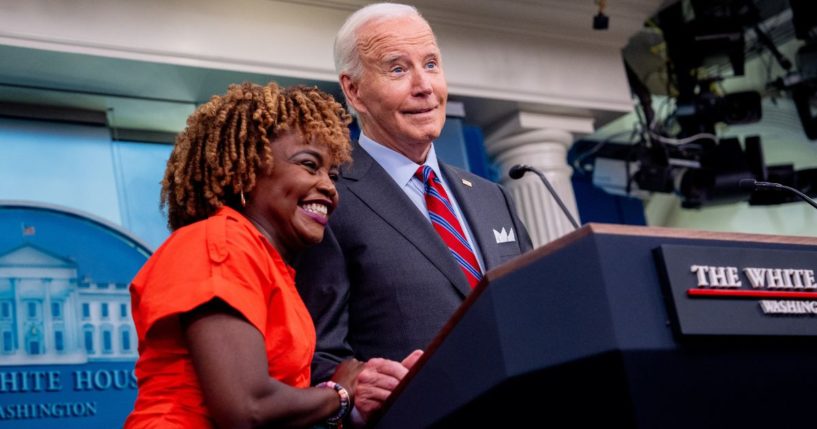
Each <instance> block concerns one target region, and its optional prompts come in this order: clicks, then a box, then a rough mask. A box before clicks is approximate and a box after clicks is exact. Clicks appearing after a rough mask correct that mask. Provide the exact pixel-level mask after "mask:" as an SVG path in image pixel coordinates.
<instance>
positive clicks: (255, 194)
mask: <svg viewBox="0 0 817 429" xmlns="http://www.w3.org/2000/svg"><path fill="white" fill-rule="evenodd" d="M270 146H271V150H272V156H273V167H272V172H271V174H269V175H266V176H259V177H258V178H257V181H256V186H255V189H253V191H252V192H251V193H250V195H249V199H248V200H247V205H246V207H245V210H244V213H245V214H246V215H247V217H249V218H250V219H251V220H252V221H253V222H254V223H255V224H256V226H258V227H259V228H261V229H262V230H263V232H266V233H267V234H268V236H269V237H270V239H271V241H272V245H273V246H275V248H276V249H277V250H278V251H279V252H281V254H282V255H284V256H285V257H286V256H287V255H288V254H291V253H293V252H297V251H300V250H302V249H303V248H304V247H306V246H311V245H314V244H318V243H320V241H321V240H322V239H323V231H324V228H325V227H326V223H327V222H328V221H329V215H330V214H331V213H332V211H333V210H334V209H335V207H336V206H337V204H338V194H337V191H336V190H335V182H334V179H335V178H336V175H337V165H334V164H333V160H332V159H330V155H329V151H328V150H327V148H326V146H325V145H323V144H320V143H315V144H306V142H305V141H304V138H303V136H302V135H301V134H300V133H298V132H291V133H287V134H284V135H281V136H279V137H278V139H276V140H274V141H273V142H272V144H271V145H270Z"/></svg>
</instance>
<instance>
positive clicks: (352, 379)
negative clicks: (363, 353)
mask: <svg viewBox="0 0 817 429" xmlns="http://www.w3.org/2000/svg"><path fill="white" fill-rule="evenodd" d="M360 371H363V362H361V361H359V360H357V359H354V358H353V359H347V360H345V361H343V362H341V363H340V365H338V367H337V369H335V374H333V375H332V381H334V382H335V383H338V384H340V385H341V386H343V387H344V388H345V389H346V390H347V391H348V392H349V394H350V395H352V398H353V399H354V397H355V391H356V390H357V375H358V374H360Z"/></svg>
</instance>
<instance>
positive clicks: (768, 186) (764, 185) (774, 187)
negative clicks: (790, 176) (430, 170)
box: [738, 179, 817, 209]
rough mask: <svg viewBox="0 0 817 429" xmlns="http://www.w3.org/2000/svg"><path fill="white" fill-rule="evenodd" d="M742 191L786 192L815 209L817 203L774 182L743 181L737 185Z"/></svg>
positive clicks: (788, 187) (796, 191)
mask: <svg viewBox="0 0 817 429" xmlns="http://www.w3.org/2000/svg"><path fill="white" fill-rule="evenodd" d="M738 185H739V186H740V187H741V188H742V189H746V190H750V191H757V190H764V191H787V192H792V193H794V194H795V195H797V196H798V197H800V198H801V199H802V200H803V201H805V202H807V203H809V204H811V206H812V207H814V208H815V209H817V203H815V202H814V200H812V199H811V198H809V196H808V195H806V194H804V193H802V192H800V191H798V190H797V189H794V188H792V187H790V186H786V185H783V184H780V183H774V182H759V181H757V180H754V179H743V180H741V181H740V182H739V184H738Z"/></svg>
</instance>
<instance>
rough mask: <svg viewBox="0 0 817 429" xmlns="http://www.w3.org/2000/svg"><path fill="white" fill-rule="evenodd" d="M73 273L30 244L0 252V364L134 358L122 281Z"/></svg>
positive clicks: (125, 287)
mask: <svg viewBox="0 0 817 429" xmlns="http://www.w3.org/2000/svg"><path fill="white" fill-rule="evenodd" d="M77 273H78V267H77V264H76V263H75V262H72V261H71V260H69V259H66V258H63V257H60V256H57V255H55V254H53V253H50V252H48V251H46V250H44V249H41V248H38V247H36V246H33V245H30V244H24V245H22V246H20V247H17V248H16V249H13V250H11V251H10V252H8V253H5V254H3V255H0V365H31V364H81V363H86V362H93V361H97V362H98V361H124V360H135V359H136V357H137V351H136V338H135V335H134V333H135V330H134V326H133V320H132V319H131V314H130V296H129V294H128V284H127V283H121V282H100V281H95V280H92V279H89V278H84V279H78V278H77V277H78V274H77Z"/></svg>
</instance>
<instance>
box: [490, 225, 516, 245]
mask: <svg viewBox="0 0 817 429" xmlns="http://www.w3.org/2000/svg"><path fill="white" fill-rule="evenodd" d="M493 231H494V238H496V242H497V244H501V243H511V242H514V241H516V236H515V235H514V234H513V228H511V229H510V230H509V231H505V228H502V230H501V231H497V230H495V229H494V230H493Z"/></svg>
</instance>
